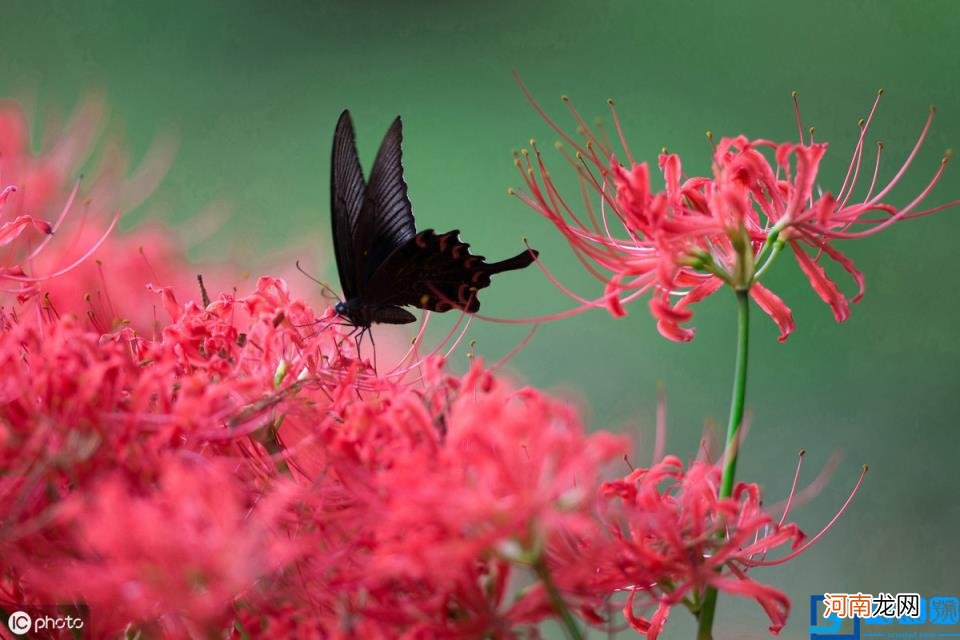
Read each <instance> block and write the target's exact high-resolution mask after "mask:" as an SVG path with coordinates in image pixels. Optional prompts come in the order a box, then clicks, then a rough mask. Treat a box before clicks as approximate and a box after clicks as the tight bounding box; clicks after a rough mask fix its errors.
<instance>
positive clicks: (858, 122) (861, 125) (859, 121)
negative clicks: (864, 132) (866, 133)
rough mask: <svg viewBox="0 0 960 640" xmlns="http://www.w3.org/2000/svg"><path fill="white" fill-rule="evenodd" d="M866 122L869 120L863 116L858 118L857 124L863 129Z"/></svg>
mask: <svg viewBox="0 0 960 640" xmlns="http://www.w3.org/2000/svg"><path fill="white" fill-rule="evenodd" d="M865 124H867V121H866V120H864V119H863V118H860V119H859V120H857V126H858V127H860V128H861V129H863V125H865Z"/></svg>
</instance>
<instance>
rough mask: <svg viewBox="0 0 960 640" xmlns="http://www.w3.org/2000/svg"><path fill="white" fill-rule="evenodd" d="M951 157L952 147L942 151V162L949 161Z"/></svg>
mask: <svg viewBox="0 0 960 640" xmlns="http://www.w3.org/2000/svg"><path fill="white" fill-rule="evenodd" d="M951 158H953V149H947V150H946V151H944V152H943V164H946V163H948V162H950V159H951Z"/></svg>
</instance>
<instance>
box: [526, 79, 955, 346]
mask: <svg viewBox="0 0 960 640" xmlns="http://www.w3.org/2000/svg"><path fill="white" fill-rule="evenodd" d="M521 87H522V85H521ZM523 89H524V92H525V93H527V97H528V98H529V99H530V101H531V104H533V106H534V108H535V109H536V110H537V111H538V113H540V115H541V116H543V117H544V118H545V119H546V120H547V122H548V123H549V124H550V126H551V127H553V128H554V129H555V130H556V131H557V132H558V133H559V134H560V135H561V137H562V138H563V139H564V141H565V143H566V144H569V145H570V146H572V147H573V149H574V150H575V152H576V154H575V157H569V156H567V159H568V161H569V162H570V163H571V164H572V165H573V167H574V169H575V170H576V171H577V174H578V177H579V179H580V183H581V191H582V194H583V202H584V210H585V215H579V214H578V213H577V212H576V210H575V208H574V207H573V206H571V205H569V204H568V203H567V202H566V201H565V200H564V198H563V197H562V195H561V194H560V191H559V189H558V187H557V186H556V184H555V182H554V181H553V178H552V177H551V175H550V172H549V171H548V170H547V168H546V165H545V163H544V160H543V157H542V154H541V153H540V151H539V149H537V148H536V146H535V145H534V147H533V153H532V154H531V153H529V152H528V151H526V150H524V151H523V152H522V153H521V154H519V155H518V157H517V160H516V163H517V166H518V167H519V168H520V169H521V175H522V176H523V179H524V183H525V185H526V192H516V191H511V192H512V193H514V194H515V195H516V196H517V197H519V198H520V200H522V201H523V202H524V203H525V204H527V205H528V206H530V207H531V208H533V209H534V210H535V211H537V212H538V213H540V214H541V215H543V216H544V217H545V218H547V219H548V220H549V221H550V222H551V223H553V224H554V226H555V227H556V228H557V229H558V230H559V231H560V232H561V233H562V234H563V235H564V237H565V238H566V239H567V241H568V243H569V244H570V246H571V248H572V249H573V250H574V253H575V254H576V256H577V258H578V259H579V260H580V262H581V263H582V264H583V265H584V267H585V268H586V269H587V270H588V272H589V273H591V274H592V275H593V276H594V277H596V278H597V279H598V280H599V281H600V282H601V283H603V285H604V295H603V296H602V297H600V298H597V299H594V300H588V299H585V298H582V297H580V296H577V295H576V294H573V293H572V292H570V291H568V290H567V289H566V288H565V287H563V286H562V285H560V283H559V282H557V281H556V280H555V279H554V278H553V276H552V275H550V274H549V273H547V275H548V277H550V279H551V280H552V281H553V282H554V283H555V284H557V285H558V286H559V287H560V289H561V290H562V291H564V292H565V293H567V294H568V295H570V296H571V297H572V298H574V299H575V300H576V301H577V302H579V303H580V306H579V307H577V308H575V309H573V310H571V311H569V312H566V313H561V314H555V315H554V316H550V318H555V317H562V316H565V315H569V314H570V313H577V312H580V311H584V310H586V309H589V308H593V307H606V308H607V309H608V310H609V311H610V312H611V313H612V314H613V315H614V316H622V315H624V314H625V313H626V311H625V309H624V305H625V304H626V303H627V302H630V301H632V300H634V299H635V298H637V297H639V296H641V295H644V294H645V293H647V292H651V299H650V310H651V312H652V314H653V316H654V317H655V318H656V319H657V321H658V324H657V328H658V330H659V331H660V333H661V334H662V335H664V336H665V337H667V338H669V339H671V340H677V341H688V340H691V339H693V336H694V330H693V329H691V328H687V327H682V326H681V325H682V324H684V323H686V322H688V321H689V320H690V319H691V318H692V317H693V313H692V311H691V309H690V306H691V305H692V304H694V303H696V302H698V301H700V300H702V299H704V298H706V297H707V296H709V295H711V294H713V293H714V292H716V291H717V290H719V289H720V288H721V287H722V286H723V285H725V284H726V285H729V286H730V287H732V288H733V289H735V290H739V291H749V292H750V296H751V297H752V298H753V300H754V301H755V302H756V303H757V305H758V306H759V307H760V308H761V309H762V310H763V311H764V312H766V313H767V315H769V316H770V317H771V318H772V319H773V320H774V322H776V324H777V326H778V327H779V329H780V340H781V341H783V340H785V339H786V338H787V337H788V336H789V335H790V333H791V332H792V331H793V329H794V322H793V316H792V313H791V311H790V309H789V308H788V307H787V306H786V305H785V304H784V302H783V301H782V300H781V299H780V298H779V297H778V296H777V295H775V294H774V293H773V292H772V291H770V290H769V289H767V288H765V287H763V285H761V284H760V282H759V280H760V278H761V277H762V276H763V274H764V273H765V272H766V271H767V269H768V268H769V267H770V266H771V264H772V263H773V261H774V259H775V258H776V257H777V255H778V254H779V253H780V251H781V250H782V248H783V247H784V246H786V245H787V244H789V245H790V248H791V249H792V250H793V252H794V254H795V255H796V257H797V261H798V264H799V265H800V268H801V270H802V271H803V272H804V274H805V275H806V276H807V278H808V279H809V280H810V283H811V286H812V287H813V288H814V290H815V291H816V292H817V293H818V295H820V297H821V298H822V299H823V300H824V301H825V302H827V303H828V304H829V305H830V306H831V308H832V309H833V312H834V316H835V317H836V319H837V320H838V321H843V320H845V319H846V318H847V317H848V315H849V304H848V301H847V299H846V297H845V296H844V295H843V294H842V293H841V292H840V290H839V288H838V287H837V286H836V284H835V283H834V282H833V281H832V280H831V279H830V278H829V276H827V274H826V272H825V271H824V269H823V267H822V266H821V265H820V260H821V258H822V257H823V256H826V257H828V258H830V259H831V260H833V261H835V262H837V263H838V264H839V265H840V266H841V267H842V268H843V269H844V270H846V271H847V272H848V273H849V274H850V275H851V276H852V277H853V278H854V280H855V281H856V283H857V284H858V286H859V288H860V291H859V293H858V294H857V295H856V296H855V297H854V299H853V300H854V302H856V301H858V300H859V299H860V297H861V296H862V294H863V282H864V279H863V275H862V273H861V272H860V271H859V270H857V268H856V267H855V266H854V265H853V263H852V261H851V260H850V259H849V258H847V257H846V256H845V255H844V254H843V253H841V252H840V251H839V250H838V249H837V248H836V247H834V245H833V241H835V240H840V239H851V238H859V237H864V236H867V235H870V234H873V233H876V232H879V231H881V230H883V229H885V228H887V227H889V226H890V225H892V224H893V223H894V222H897V221H899V220H903V219H907V218H914V217H918V216H923V215H927V214H930V213H934V212H936V211H940V210H942V209H945V208H947V207H951V206H954V205H955V204H957V203H958V202H960V201H954V202H950V203H948V204H944V205H940V206H936V207H933V208H929V209H925V210H918V208H919V205H920V203H921V202H922V201H923V200H924V199H925V198H926V197H927V196H928V195H929V193H930V192H931V190H932V188H933V186H934V185H935V184H936V183H937V182H938V181H939V179H940V177H941V176H942V174H943V171H944V169H945V167H946V164H947V158H948V157H949V154H948V156H945V157H944V160H943V162H941V164H940V167H939V169H938V170H937V171H936V172H935V173H934V175H933V177H932V178H931V180H930V182H929V183H928V185H927V186H926V187H925V188H924V189H923V190H922V191H921V192H920V193H919V194H918V195H917V196H916V197H915V198H914V199H913V200H912V201H910V202H909V203H908V204H907V205H905V206H903V207H901V208H897V207H895V206H893V205H891V204H889V203H887V202H885V201H884V199H885V198H886V197H887V195H888V194H889V193H890V191H891V190H892V189H893V187H894V186H895V185H896V184H897V183H898V182H899V180H900V179H901V178H902V176H903V175H904V174H905V173H906V171H907V169H908V168H909V167H910V165H911V163H912V162H913V159H914V158H915V156H916V154H917V152H918V151H919V148H920V146H921V145H922V143H923V140H924V139H925V137H926V135H927V132H928V130H929V128H930V124H931V122H932V118H933V112H932V111H931V114H930V117H929V118H928V119H927V122H926V124H925V125H924V127H923V130H922V131H921V133H920V136H919V138H918V140H917V143H916V145H915V146H914V148H913V150H912V151H911V153H910V154H909V156H908V157H907V159H906V160H905V161H904V163H903V165H902V166H901V167H900V169H899V170H898V171H897V173H896V175H895V176H894V177H893V178H892V179H891V180H890V182H889V183H887V184H886V185H885V186H883V187H882V188H878V186H877V184H876V182H877V173H878V169H879V164H880V153H879V149H880V148H882V146H881V147H878V154H877V160H876V168H875V170H874V173H873V178H872V179H871V182H870V186H869V189H868V191H867V194H866V195H865V196H864V199H863V200H861V201H859V202H853V201H852V194H853V192H854V190H855V188H856V185H857V181H858V177H859V176H860V168H861V164H862V160H863V150H864V141H865V138H866V135H867V131H868V130H869V127H870V123H871V121H872V118H873V115H874V113H875V111H876V107H877V103H874V106H873V109H871V112H870V116H869V117H868V118H867V119H866V120H865V121H863V122H862V123H861V124H862V126H861V133H860V139H859V141H858V143H857V145H856V148H855V150H854V154H853V158H852V160H851V162H850V166H849V169H848V171H847V175H846V178H845V179H844V182H843V185H842V186H841V188H840V191H839V194H838V195H837V196H833V195H831V194H829V193H826V194H822V195H818V196H816V195H815V194H814V190H815V187H816V178H817V171H818V168H819V163H820V160H821V159H822V157H823V155H824V154H825V152H826V150H827V145H826V144H825V143H814V142H813V140H812V135H811V139H810V140H809V141H804V140H803V135H802V132H801V141H800V142H799V143H784V144H776V143H773V142H770V141H768V140H750V139H748V138H746V137H744V136H737V137H734V138H723V139H721V140H720V142H719V143H718V144H717V145H716V146H715V148H714V154H713V175H712V176H710V177H690V178H688V177H685V176H684V173H683V171H682V168H681V162H680V158H679V157H678V156H677V155H675V154H669V153H666V152H664V153H663V154H661V155H660V157H659V162H658V165H659V168H660V171H661V173H662V176H663V181H664V187H663V190H662V191H657V190H655V189H653V188H652V187H651V184H650V169H649V167H648V165H647V163H645V162H641V163H636V162H634V160H633V156H632V155H631V153H630V150H629V148H628V146H627V143H626V140H625V139H624V137H623V135H622V131H621V128H620V123H619V120H618V119H617V115H616V111H615V110H614V109H613V103H612V102H611V103H610V104H611V113H612V114H613V120H614V122H615V123H616V128H617V132H618V134H620V136H619V137H620V141H621V143H622V145H623V149H624V153H625V155H626V158H627V162H628V163H629V164H627V165H625V164H623V163H621V161H619V160H618V159H617V157H616V154H615V152H614V151H613V149H612V147H611V146H610V145H609V144H608V143H607V142H606V141H605V139H604V137H603V136H601V135H599V134H598V133H594V132H593V131H592V130H591V129H590V128H589V127H587V125H586V123H585V122H584V121H583V119H582V118H581V117H580V115H579V114H578V113H577V111H576V110H575V109H573V107H572V106H571V107H570V111H571V113H572V114H573V116H574V118H575V119H576V121H577V123H578V125H579V131H580V132H581V133H582V135H583V138H584V141H583V142H582V143H581V142H578V141H576V140H574V139H573V138H572V137H571V136H569V135H567V134H566V133H564V131H563V130H562V129H561V128H560V127H559V126H558V125H556V124H555V123H554V122H553V121H552V120H551V119H550V118H549V117H548V116H547V115H546V114H545V113H544V111H543V110H542V109H541V108H540V106H539V105H538V104H537V103H536V102H535V101H534V100H533V98H532V96H530V94H529V93H528V92H527V91H526V88H525V87H523ZM565 100H566V99H565ZM877 100H878V101H879V96H878V98H877ZM567 102H568V101H567ZM568 105H569V102H568ZM797 117H798V122H799V111H798V116H797ZM711 140H712V137H711ZM558 145H559V143H558ZM560 149H561V150H563V147H562V146H560ZM765 150H766V151H768V152H769V154H765V153H764V151H765ZM768 155H769V156H772V159H770V158H769V157H768ZM874 211H875V212H879V213H880V214H882V215H884V216H886V217H884V218H883V219H879V220H878V219H871V218H869V217H868V216H867V214H868V213H869V212H874ZM811 249H812V250H813V251H814V254H813V255H810V253H808V251H809V250H811ZM541 268H543V265H541ZM544 270H545V269H544ZM545 271H546V270H545Z"/></svg>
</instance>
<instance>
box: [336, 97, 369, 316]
mask: <svg viewBox="0 0 960 640" xmlns="http://www.w3.org/2000/svg"><path fill="white" fill-rule="evenodd" d="M366 190H367V186H366V184H365V183H364V180H363V170H362V169H361V168H360V160H359V159H358V158H357V146H356V142H355V136H354V132H353V122H352V121H351V119H350V112H349V111H344V112H343V113H342V114H340V119H339V120H338V121H337V129H336V131H335V132H334V134H333V154H332V158H331V163H330V212H331V216H330V219H331V222H332V226H333V250H334V253H335V254H336V258H337V271H338V272H339V274H340V286H341V287H342V288H343V295H344V296H345V297H347V298H352V297H354V296H355V295H358V294H359V293H360V291H361V290H362V283H361V278H360V276H361V274H360V271H359V269H358V268H357V266H358V264H359V262H358V260H359V259H360V257H361V255H360V254H361V253H362V251H363V248H362V247H358V246H357V245H356V236H357V227H358V224H359V221H360V217H361V214H362V212H363V204H364V200H365V194H366Z"/></svg>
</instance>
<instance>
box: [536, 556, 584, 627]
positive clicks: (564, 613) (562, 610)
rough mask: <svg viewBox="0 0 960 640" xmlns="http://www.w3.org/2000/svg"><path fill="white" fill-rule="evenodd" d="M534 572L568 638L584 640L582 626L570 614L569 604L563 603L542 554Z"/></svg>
mask: <svg viewBox="0 0 960 640" xmlns="http://www.w3.org/2000/svg"><path fill="white" fill-rule="evenodd" d="M533 570H534V572H536V574H537V577H538V578H540V582H542V583H543V588H544V590H546V592H547V597H548V598H550V605H551V606H552V607H553V611H554V613H556V614H557V616H558V617H559V618H560V622H562V623H563V628H564V630H565V631H566V632H567V636H568V637H569V638H570V640H583V632H582V631H580V625H578V624H577V620H576V618H574V617H573V614H572V613H570V608H569V607H567V603H566V602H564V601H563V595H561V593H560V590H559V589H558V588H557V585H556V583H555V582H554V581H553V576H551V575H550V569H549V568H548V567H547V563H546V562H545V561H544V558H543V555H542V554H541V555H540V557H539V558H537V561H536V562H534V563H533Z"/></svg>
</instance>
